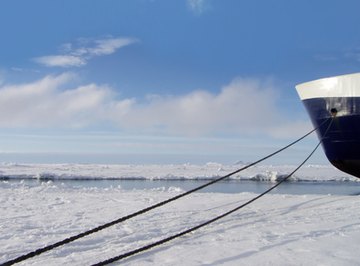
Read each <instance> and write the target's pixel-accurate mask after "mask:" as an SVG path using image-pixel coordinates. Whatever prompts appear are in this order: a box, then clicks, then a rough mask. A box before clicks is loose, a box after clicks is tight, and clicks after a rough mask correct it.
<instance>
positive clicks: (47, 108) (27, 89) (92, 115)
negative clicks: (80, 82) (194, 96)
mask: <svg viewBox="0 0 360 266" xmlns="http://www.w3.org/2000/svg"><path fill="white" fill-rule="evenodd" d="M74 77H75V76H74V75H73V74H70V73H65V74H62V75H59V76H46V77H44V78H43V79H41V80H38V81H36V82H33V83H29V84H20V85H12V86H5V87H1V88H0V126H1V127H7V128H12V127H29V128H37V127H38V128H44V127H61V128H67V127H83V126H86V125H91V124H93V123H97V122H99V121H100V120H101V119H102V118H101V115H102V113H103V110H102V109H103V108H105V106H106V104H107V103H108V102H109V99H111V97H112V92H111V90H110V89H109V88H108V87H106V86H97V85H95V84H88V85H85V86H79V87H75V88H72V89H64V87H68V86H69V84H70V83H71V82H72V81H73V80H74Z"/></svg>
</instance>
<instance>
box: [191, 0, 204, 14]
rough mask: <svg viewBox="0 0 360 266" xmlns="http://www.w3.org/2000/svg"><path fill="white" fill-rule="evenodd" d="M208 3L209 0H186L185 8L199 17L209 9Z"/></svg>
mask: <svg viewBox="0 0 360 266" xmlns="http://www.w3.org/2000/svg"><path fill="white" fill-rule="evenodd" d="M208 1H209V0H187V6H188V7H189V9H190V10H191V11H192V12H193V13H194V14H196V15H201V14H202V13H204V12H205V11H206V10H207V9H208V8H209V5H208Z"/></svg>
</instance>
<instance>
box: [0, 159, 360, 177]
mask: <svg viewBox="0 0 360 266" xmlns="http://www.w3.org/2000/svg"><path fill="white" fill-rule="evenodd" d="M243 166H244V165H239V164H237V165H222V164H218V163H207V164H204V165H194V164H181V165H173V164H169V165H116V164H113V165H111V164H110V165H101V164H14V163H2V164H0V178H2V179H6V178H18V179H24V178H37V179H41V180H54V179H164V180H181V179H213V178H217V177H220V176H224V175H226V174H228V173H231V172H233V171H235V170H237V169H239V168H241V167H243ZM295 168H296V166H295V165H281V166H274V165H260V166H255V167H252V168H250V169H247V170H245V171H243V172H240V173H238V174H235V175H234V176H232V177H231V178H232V179H243V180H256V181H276V180H280V179H282V178H284V177H285V176H286V175H287V174H289V173H291V172H292V171H293V170H294V169H295ZM291 180H292V181H360V179H358V178H355V177H352V176H350V175H348V174H345V173H343V172H341V171H339V170H337V169H336V168H335V167H333V166H331V165H306V166H303V167H302V168H301V169H300V170H299V171H298V172H297V173H296V174H295V175H294V176H293V177H292V178H291Z"/></svg>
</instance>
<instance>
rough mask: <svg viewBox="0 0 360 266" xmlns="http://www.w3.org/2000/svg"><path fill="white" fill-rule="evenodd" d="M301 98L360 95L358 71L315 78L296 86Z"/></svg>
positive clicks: (359, 74)
mask: <svg viewBox="0 0 360 266" xmlns="http://www.w3.org/2000/svg"><path fill="white" fill-rule="evenodd" d="M296 90H297V92H298V94H299V96H300V99H301V100H306V99H313V98H326V97H360V73H355V74H349V75H342V76H335V77H329V78H323V79H317V80H314V81H309V82H305V83H301V84H299V85H297V86H296Z"/></svg>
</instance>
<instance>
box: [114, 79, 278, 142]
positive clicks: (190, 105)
mask: <svg viewBox="0 0 360 266" xmlns="http://www.w3.org/2000/svg"><path fill="white" fill-rule="evenodd" d="M276 99H277V97H276V93H275V90H274V89H273V88H272V87H271V85H270V84H267V83H266V82H265V83H261V82H258V81H256V80H248V79H236V80H234V81H233V82H232V83H231V84H229V85H227V86H225V87H223V88H222V89H221V91H220V92H219V93H217V94H214V93H210V92H207V91H194V92H192V93H190V94H187V95H182V96H176V97H175V96H168V97H164V96H157V97H151V98H149V100H148V102H147V104H145V105H135V106H133V108H132V109H131V111H130V112H128V113H127V114H125V115H124V116H122V117H119V120H118V123H119V124H121V125H122V126H125V127H129V128H132V127H133V128H142V129H146V130H153V131H163V132H164V131H165V132H170V133H172V134H185V135H203V134H205V135H207V134H216V133H233V134H234V133H239V134H240V133H241V134H242V133H254V132H257V131H258V133H261V131H262V130H264V129H266V128H270V127H271V126H273V124H274V123H275V122H277V121H279V119H280V115H279V113H278V110H277V109H276Z"/></svg>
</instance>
